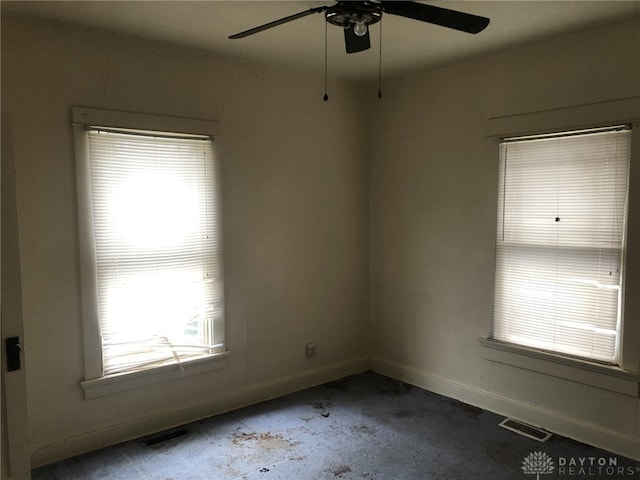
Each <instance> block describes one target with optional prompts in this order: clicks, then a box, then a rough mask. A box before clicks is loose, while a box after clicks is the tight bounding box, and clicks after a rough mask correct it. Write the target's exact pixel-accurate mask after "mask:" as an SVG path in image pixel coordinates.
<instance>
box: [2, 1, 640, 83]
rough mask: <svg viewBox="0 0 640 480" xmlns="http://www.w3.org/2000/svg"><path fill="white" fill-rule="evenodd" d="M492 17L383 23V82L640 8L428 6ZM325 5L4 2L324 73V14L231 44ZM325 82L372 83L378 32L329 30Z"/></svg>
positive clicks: (389, 18)
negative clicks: (467, 22) (352, 41)
mask: <svg viewBox="0 0 640 480" xmlns="http://www.w3.org/2000/svg"><path fill="white" fill-rule="evenodd" d="M425 3H430V4H432V5H437V6H442V7H445V8H450V9H454V10H461V11H464V12H468V13H474V14H478V15H482V16H485V17H489V18H490V19H491V23H490V24H489V26H488V27H487V29H486V30H484V31H483V32H481V33H479V34H477V35H470V34H467V33H462V32H458V31H455V30H450V29H446V28H442V27H439V26H436V25H431V24H426V23H422V22H418V21H415V20H410V19H407V18H403V17H398V16H394V15H385V16H384V19H383V22H382V24H383V42H382V69H383V75H384V76H385V77H386V78H389V77H396V76H401V75H406V74H410V73H413V72H417V71H421V70H425V69H429V68H433V67H439V66H443V65H447V64H453V63H458V62H460V61H464V60H469V59H473V58H477V57H480V56H484V55H488V54H492V53H495V52H499V51H504V50H508V49H512V48H516V47H519V46H523V45H527V44H533V43H538V42H541V41H544V40H545V39H549V38H553V37H558V36H563V35H567V34H571V33H576V32H579V31H582V30H587V29H592V28H596V27H600V26H605V25H611V24H615V23H619V22H624V21H628V20H631V19H632V18H636V19H638V18H640V1H629V0H627V1H606V0H601V1H579V0H573V1H541V0H538V1H504V0H503V1H481V0H467V1H438V0H436V1H431V2H425ZM331 4H333V2H332V1H331V0H327V1H326V2H323V1H269V0H262V1H240V0H235V1H97V2H96V1H44V2H43V1H2V12H3V14H6V13H19V14H26V15H32V16H37V17H44V18H49V19H53V20H57V21H64V22H70V23H74V24H80V25H83V26H87V27H91V28H98V29H103V30H109V31H113V32H118V33H121V34H126V35H132V36H136V37H142V38H148V39H153V40H160V41H162V42H164V43H169V44H175V45H180V46H187V47H195V48H198V49H204V50H207V51H210V52H212V53H213V54H216V55H220V56H224V57H231V58H236V59H240V60H243V61H249V62H253V63H260V64H272V65H289V66H295V67H297V68H301V69H304V70H308V71H313V72H317V73H321V72H322V71H323V68H324V32H325V30H324V28H325V27H324V24H325V22H324V19H323V14H312V15H309V16H307V17H304V18H302V19H298V20H296V21H293V22H290V23H287V24H284V25H281V26H279V27H276V28H273V29H270V30H267V31H264V32H261V33H258V34H255V35H253V36H249V37H246V38H243V39H237V40H229V39H228V38H227V37H228V36H229V35H232V34H234V33H238V32H240V31H243V30H247V29H249V28H252V27H255V26H258V25H262V24H264V23H267V22H270V21H272V20H276V19H279V18H282V17H285V16H288V15H292V14H294V13H298V12H301V11H304V10H307V9H309V8H312V7H315V6H319V5H331ZM328 35H329V37H328V46H329V52H328V63H329V75H330V76H334V77H342V78H350V79H358V80H363V79H375V78H377V75H378V59H379V55H380V52H379V49H378V46H379V29H378V26H377V25H376V26H373V27H372V28H371V43H372V48H371V49H370V50H367V51H365V52H360V53H356V54H350V55H347V54H346V53H345V51H344V37H343V34H342V32H341V31H340V28H338V27H334V26H331V25H329V26H328Z"/></svg>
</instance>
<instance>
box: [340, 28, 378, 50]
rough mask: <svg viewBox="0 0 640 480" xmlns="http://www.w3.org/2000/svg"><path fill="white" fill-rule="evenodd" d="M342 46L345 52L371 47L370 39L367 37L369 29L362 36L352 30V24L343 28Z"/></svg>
mask: <svg viewBox="0 0 640 480" xmlns="http://www.w3.org/2000/svg"><path fill="white" fill-rule="evenodd" d="M344 46H345V47H346V49H347V53H357V52H362V51H363V50H367V49H369V48H371V40H370V39H369V29H367V33H365V34H364V35H363V36H362V37H360V36H358V35H356V34H355V33H354V32H353V25H352V26H351V27H349V28H345V29H344Z"/></svg>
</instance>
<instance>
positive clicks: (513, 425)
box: [499, 418, 553, 442]
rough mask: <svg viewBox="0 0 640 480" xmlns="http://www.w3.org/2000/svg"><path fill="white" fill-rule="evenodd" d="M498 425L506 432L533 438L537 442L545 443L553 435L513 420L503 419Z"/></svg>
mask: <svg viewBox="0 0 640 480" xmlns="http://www.w3.org/2000/svg"><path fill="white" fill-rule="evenodd" d="M499 425H500V426H501V427H502V428H506V429H507V430H511V431H512V432H516V433H519V434H520V435H524V436H525V437H529V438H533V439H534V440H537V441H539V442H546V441H547V440H549V439H550V438H551V437H552V435H553V434H551V433H549V432H546V431H544V430H542V429H540V428H536V427H532V426H531V425H527V424H526V423H522V422H520V421H518V420H514V419H513V418H505V419H504V420H503V421H502V422H500V424H499Z"/></svg>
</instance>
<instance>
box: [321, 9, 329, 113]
mask: <svg viewBox="0 0 640 480" xmlns="http://www.w3.org/2000/svg"><path fill="white" fill-rule="evenodd" d="M322 99H323V100H324V101H325V102H326V101H327V100H329V95H327V22H326V21H325V22H324V97H322Z"/></svg>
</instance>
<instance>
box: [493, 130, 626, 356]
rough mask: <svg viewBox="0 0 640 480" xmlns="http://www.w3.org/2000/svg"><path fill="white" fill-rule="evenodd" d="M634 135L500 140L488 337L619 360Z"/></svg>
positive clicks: (593, 132) (614, 133)
mask: <svg viewBox="0 0 640 480" xmlns="http://www.w3.org/2000/svg"><path fill="white" fill-rule="evenodd" d="M630 144H631V131H630V129H629V128H627V127H626V126H622V127H613V128H605V129H591V130H583V131H572V132H561V133H557V134H550V135H540V136H530V137H513V138H507V139H504V140H503V141H502V142H501V144H500V180H499V182H500V183H499V187H500V188H499V198H498V231H497V246H496V273H495V291H494V316H493V326H492V332H491V337H492V339H494V340H499V341H502V342H507V343H512V344H517V345H522V346H526V347H533V348H537V349H541V350H547V351H551V352H555V353H560V354H565V355H569V356H576V357H579V358H583V359H589V360H592V361H599V362H605V363H610V364H619V362H620V350H621V331H622V307H621V305H622V287H623V278H624V275H623V274H624V271H623V270H624V245H625V226H626V202H627V188H628V172H629V158H630Z"/></svg>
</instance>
